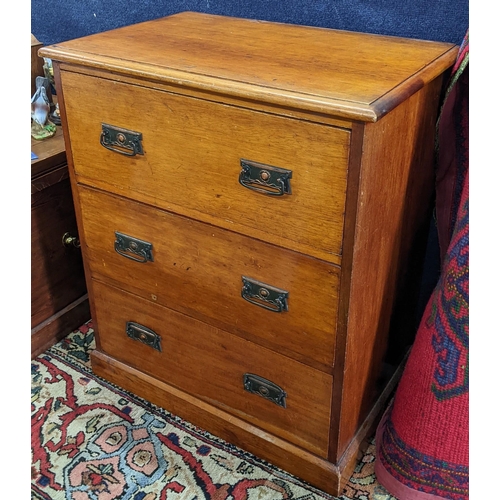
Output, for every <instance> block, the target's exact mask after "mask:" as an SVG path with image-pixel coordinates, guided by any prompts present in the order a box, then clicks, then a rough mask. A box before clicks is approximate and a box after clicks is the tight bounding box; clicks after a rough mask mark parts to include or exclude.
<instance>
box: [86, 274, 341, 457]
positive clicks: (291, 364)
mask: <svg viewBox="0 0 500 500" xmlns="http://www.w3.org/2000/svg"><path fill="white" fill-rule="evenodd" d="M92 287H93V292H94V297H95V307H96V317H97V324H98V325H99V339H100V343H101V350H102V351H104V352H105V353H107V354H109V355H110V356H112V357H114V358H116V359H118V360H120V361H123V362H125V363H127V364H128V365H130V366H132V367H134V368H137V369H138V370H141V371H143V372H144V373H147V374H149V375H151V376H153V377H155V378H157V379H159V380H162V381H164V382H166V383H168V384H171V385H174V386H176V387H177V388H179V389H181V390H183V391H184V392H187V393H189V394H191V395H194V396H196V397H199V398H200V399H203V400H204V401H206V402H209V403H211V404H213V405H215V406H218V407H220V408H222V409H224V410H226V411H228V412H230V413H233V414H235V415H237V416H239V417H241V418H243V419H245V420H247V421H249V422H251V423H253V424H254V425H257V426H259V427H261V428H263V429H266V430H268V431H269V432H271V433H273V434H275V435H277V436H279V437H282V438H284V439H287V440H289V441H290V442H293V443H295V444H297V445H299V446H302V447H303V448H306V449H308V450H310V451H312V452H313V453H316V454H318V455H320V456H322V457H326V456H327V443H328V433H329V419H330V401H331V390H332V377H331V376H330V375H327V374H325V373H323V372H320V371H317V370H314V369H313V368H310V367H308V366H306V365H303V364H302V363H298V362H296V361H294V360H291V359H289V358H286V357H284V356H281V355H280V354H278V353H274V352H272V351H269V350H268V349H265V348H263V347H260V346H258V345H256V344H253V343H251V342H248V341H246V340H243V339H241V338H239V337H237V336H234V335H231V334H229V333H226V332H224V331H222V330H219V329H217V328H214V327H211V326H209V325H207V324H205V323H202V322H200V321H197V320H194V319H192V318H189V317H188V316H185V315H183V314H180V313H177V312H175V311H172V310H170V309H167V308H164V307H162V306H158V305H156V304H152V303H150V302H147V301H146V300H144V299H141V298H140V297H137V296H134V295H132V294H129V293H127V292H123V291H120V290H118V289H115V288H114V287H110V286H107V285H104V284H102V283H99V282H95V281H94V282H93V283H92Z"/></svg>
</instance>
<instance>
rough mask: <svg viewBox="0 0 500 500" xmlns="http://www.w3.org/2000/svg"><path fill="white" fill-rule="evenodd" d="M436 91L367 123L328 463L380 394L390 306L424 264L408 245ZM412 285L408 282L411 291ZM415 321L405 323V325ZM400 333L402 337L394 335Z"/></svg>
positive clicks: (425, 169) (419, 203) (428, 188)
mask: <svg viewBox="0 0 500 500" xmlns="http://www.w3.org/2000/svg"><path fill="white" fill-rule="evenodd" d="M440 88H441V78H438V79H436V80H435V81H434V82H432V83H431V84H430V85H428V86H426V87H425V88H424V89H422V90H421V91H419V92H418V93H417V94H414V95H413V96H412V97H411V98H410V99H408V100H407V101H405V102H404V103H403V104H402V105H401V106H399V107H398V108H396V110H394V112H393V113H391V114H390V115H388V116H386V117H385V118H384V119H383V120H380V122H378V123H376V124H367V125H365V130H364V137H363V143H362V150H363V155H362V160H361V171H360V180H359V192H358V195H357V197H358V200H357V216H356V225H355V228H352V229H354V240H353V247H352V252H353V256H352V272H351V274H350V280H349V283H347V282H345V283H344V284H343V286H345V287H346V289H343V290H341V294H343V293H348V294H349V297H350V298H349V310H348V317H347V322H346V324H347V332H346V344H345V346H346V347H345V349H346V352H345V358H344V359H338V360H336V363H339V364H342V366H343V370H344V374H343V381H342V399H341V401H342V402H341V404H340V412H341V415H340V428H339V440H338V447H337V449H332V450H331V453H332V457H339V456H340V455H341V454H342V453H343V451H344V450H345V449H346V447H347V446H348V444H349V442H350V440H351V439H352V438H353V436H354V434H355V433H356V430H357V429H358V428H359V426H360V425H361V423H362V422H363V420H364V419H365V417H366V415H367V414H368V412H369V409H370V407H371V405H372V404H373V401H374V400H375V398H376V397H377V393H379V392H380V387H378V383H379V380H378V379H379V377H380V376H381V374H382V373H383V361H384V356H385V354H386V352H387V346H388V338H389V331H390V326H391V318H392V317H393V314H394V313H395V303H396V300H397V298H401V297H403V296H404V295H402V294H403V288H402V283H403V282H404V278H405V273H406V272H407V271H408V267H409V266H410V265H411V264H412V262H411V261H410V256H411V255H413V258H416V259H420V260H421V259H422V255H423V250H424V248H423V246H422V245H419V246H417V247H414V245H415V244H416V241H418V240H416V239H415V238H416V235H418V234H419V231H420V230H421V228H422V227H424V228H427V227H428V217H429V214H430V210H431V201H432V193H433V183H432V180H433V164H432V158H433V144H434V142H433V134H434V124H435V118H436V113H437V105H438V101H437V99H438V97H439V89H440ZM403 128H404V130H405V133H404V134H401V130H402V129H403ZM396 145H397V147H396ZM382 221H383V223H382ZM420 236H421V235H420ZM346 237H347V236H346ZM413 249H416V250H420V255H418V252H417V254H414V253H412V252H411V251H412V250H413ZM416 286H417V283H415V282H413V283H411V284H410V287H411V288H410V290H413V291H414V290H415V288H416ZM414 299H415V296H413V299H412V300H413V310H414V306H415V305H416V304H415V300H414ZM403 303H404V301H403ZM410 309H411V308H409V310H410ZM413 320H414V318H413V317H410V318H407V325H406V326H407V327H408V326H411V325H409V324H408V323H410V322H413ZM399 326H400V327H402V326H403V325H401V324H400V325H399ZM398 334H402V333H401V332H395V335H398ZM339 335H340V333H339ZM360 346H362V348H360ZM407 347H408V345H407V346H406V348H407ZM404 352H405V346H401V348H400V350H399V357H400V358H401V357H402V356H403V355H404ZM339 354H340V353H339Z"/></svg>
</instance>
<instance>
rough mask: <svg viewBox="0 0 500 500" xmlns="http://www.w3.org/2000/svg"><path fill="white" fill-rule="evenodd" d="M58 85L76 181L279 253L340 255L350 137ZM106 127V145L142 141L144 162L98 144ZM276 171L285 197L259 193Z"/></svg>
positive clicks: (65, 76) (103, 86) (146, 95)
mask: <svg viewBox="0 0 500 500" xmlns="http://www.w3.org/2000/svg"><path fill="white" fill-rule="evenodd" d="M62 82H63V86H64V96H65V103H66V114H67V121H68V125H69V134H70V139H71V149H72V153H73V163H74V168H75V171H76V174H77V176H78V180H79V182H83V183H86V184H90V185H94V186H97V187H101V188H103V189H104V190H107V191H112V192H114V193H117V194H121V195H124V196H128V197H131V198H135V199H138V200H140V201H144V202H147V203H149V204H153V205H157V206H159V207H162V208H166V209H168V210H172V211H175V212H177V213H180V214H183V215H188V216H190V217H193V218H196V219H203V220H205V221H206V222H210V223H212V224H216V225H220V226H223V227H226V228H228V227H230V228H231V229H232V230H234V231H238V232H240V233H243V234H249V235H251V236H255V237H259V238H260V239H263V240H266V241H271V242H273V243H276V244H278V245H280V246H283V247H287V248H291V249H294V250H297V249H302V250H303V251H305V253H309V251H306V250H307V249H311V252H313V250H314V249H316V250H317V251H319V252H320V253H321V254H322V255H323V254H324V255H327V256H328V255H333V254H335V255H337V256H338V255H340V254H341V247H342V245H341V242H342V231H343V220H344V205H345V191H346V175H347V162H348V150H349V141H350V132H349V131H348V130H345V129H341V128H336V127H332V126H327V125H322V124H317V123H312V122H307V121H304V120H298V119H291V118H286V117H283V116H278V115H272V114H267V113H262V112H256V111H252V110H248V109H243V108H238V107H236V106H228V105H224V104H221V103H214V102H210V101H205V100H202V99H198V98H192V97H187V96H180V95H176V94H172V93H168V92H165V91H160V90H153V89H149V88H144V87H140V86H138V85H131V84H125V83H119V82H114V81H109V80H106V79H99V78H96V77H90V76H83V75H80V74H73V73H67V72H63V73H62ZM117 96H119V98H118V97H117ZM89 109H90V110H89ZM103 123H104V124H107V125H110V126H111V127H110V128H109V130H111V132H110V133H109V134H108V133H107V132H105V135H106V134H107V135H108V136H112V139H116V137H117V136H118V135H119V132H117V131H116V130H115V128H114V127H118V128H119V129H126V130H128V131H132V132H137V133H140V134H141V137H142V139H137V142H138V143H140V144H141V148H142V153H143V154H135V155H134V156H128V155H129V154H131V150H126V149H123V151H124V152H125V153H127V154H121V153H119V152H116V151H112V150H110V149H108V148H107V147H104V146H103V145H101V141H100V137H101V134H102V133H103V125H102V124H103ZM105 128H107V127H105ZM135 137H136V136H133V135H132V136H131V138H132V139H133V138H135ZM104 142H106V141H104ZM125 142H126V141H125ZM108 146H109V145H108ZM111 148H112V149H115V150H116V149H121V148H120V147H118V146H116V145H115V146H111ZM242 160H244V161H246V163H245V165H247V164H249V163H250V164H254V163H257V164H259V165H260V167H259V165H257V166H254V167H252V168H247V167H242ZM262 165H265V166H267V167H262ZM273 168H278V169H282V170H283V169H284V170H287V171H290V174H287V175H291V179H289V182H288V185H289V191H290V192H289V193H286V192H285V191H284V190H283V189H281V188H280V189H276V188H274V189H268V188H266V187H263V186H264V185H265V182H264V181H267V182H272V183H275V184H276V183H277V182H278V181H277V178H280V179H282V180H283V178H284V176H285V174H282V173H280V172H279V171H278V172H277V173H276V172H275V171H274V170H273ZM249 170H251V171H249ZM243 172H246V174H243ZM240 181H241V182H240ZM259 183H260V184H259ZM278 184H279V183H278ZM279 185H280V186H281V184H279ZM256 189H258V190H262V189H264V190H267V191H271V192H273V194H272V195H270V194H263V193H262V192H259V191H257V190H256ZM282 192H283V193H284V194H282V195H281V194H279V193H282ZM311 254H312V255H315V254H314V253H311ZM332 261H334V260H332Z"/></svg>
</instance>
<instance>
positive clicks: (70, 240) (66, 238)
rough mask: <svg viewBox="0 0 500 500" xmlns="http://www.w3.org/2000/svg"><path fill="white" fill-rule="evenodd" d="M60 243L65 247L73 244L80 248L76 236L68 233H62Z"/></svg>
mask: <svg viewBox="0 0 500 500" xmlns="http://www.w3.org/2000/svg"><path fill="white" fill-rule="evenodd" d="M62 243H63V245H64V246H65V247H70V246H74V247H75V248H80V240H79V239H78V238H77V237H76V236H71V234H70V233H64V234H63V237H62Z"/></svg>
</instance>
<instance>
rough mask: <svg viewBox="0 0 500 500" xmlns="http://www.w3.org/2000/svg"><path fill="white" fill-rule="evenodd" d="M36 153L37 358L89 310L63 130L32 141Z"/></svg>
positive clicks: (33, 204) (33, 183)
mask: <svg viewBox="0 0 500 500" xmlns="http://www.w3.org/2000/svg"><path fill="white" fill-rule="evenodd" d="M31 150H32V151H33V152H34V153H35V154H36V155H37V156H38V158H37V159H35V160H32V161H31V357H32V358H33V357H35V356H37V355H38V354H40V353H42V352H44V351H45V350H46V349H48V348H49V347H50V346H51V345H52V344H54V343H55V342H57V341H58V340H60V339H61V338H63V337H64V336H65V335H67V334H68V333H69V332H70V331H72V330H73V329H76V328H78V327H79V326H81V325H82V324H83V323H85V322H86V321H88V320H89V319H90V311H89V303H88V297H87V288H86V285H85V275H84V271H83V263H82V255H81V250H80V248H79V240H78V230H77V226H76V219H75V210H74V206H73V197H72V194H71V186H70V182H69V177H68V166H67V163H66V153H65V148H64V139H63V136H62V131H61V128H60V127H58V130H57V133H56V135H55V136H54V137H51V138H49V139H45V140H43V141H36V140H34V139H32V143H31ZM64 235H67V243H66V244H64V243H63V236H64ZM71 238H74V240H71Z"/></svg>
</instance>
